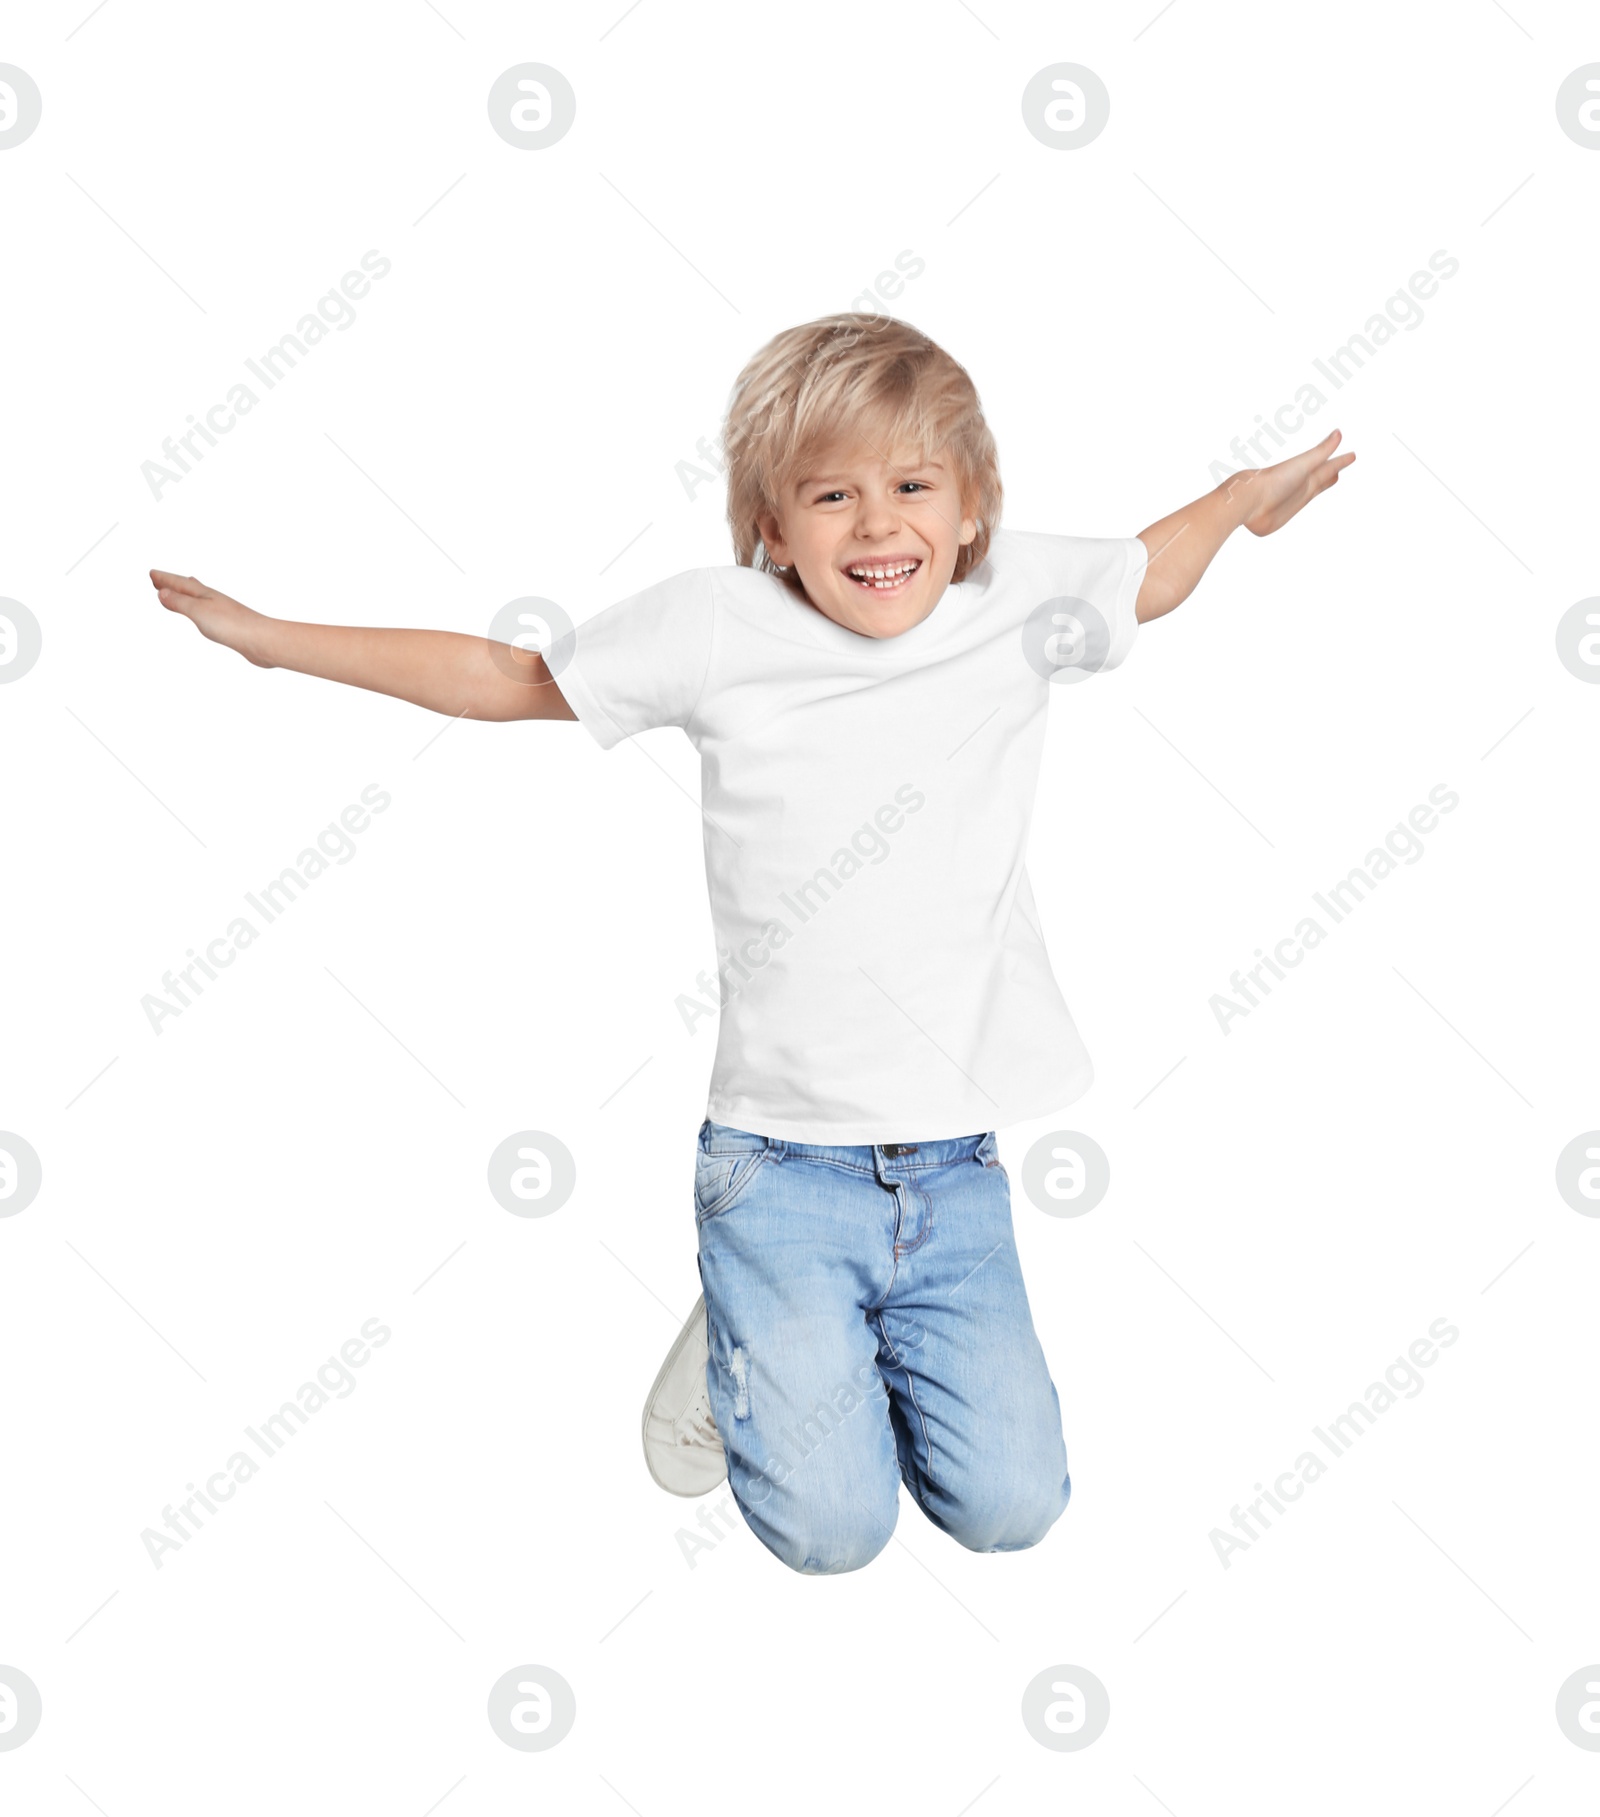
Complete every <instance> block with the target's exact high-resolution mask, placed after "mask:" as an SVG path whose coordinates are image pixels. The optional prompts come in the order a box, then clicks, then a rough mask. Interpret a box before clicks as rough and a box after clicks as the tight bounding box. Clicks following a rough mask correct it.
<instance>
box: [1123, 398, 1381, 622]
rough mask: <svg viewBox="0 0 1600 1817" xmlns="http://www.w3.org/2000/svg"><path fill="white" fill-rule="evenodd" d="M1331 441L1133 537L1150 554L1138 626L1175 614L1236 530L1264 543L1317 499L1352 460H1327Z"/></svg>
mask: <svg viewBox="0 0 1600 1817" xmlns="http://www.w3.org/2000/svg"><path fill="white" fill-rule="evenodd" d="M1339 434H1340V432H1339V431H1338V430H1337V429H1335V430H1334V431H1333V432H1332V433H1331V434H1330V435H1328V436H1327V437H1326V439H1325V440H1323V441H1320V442H1318V443H1317V445H1316V447H1315V448H1308V449H1307V450H1306V451H1305V453H1304V454H1295V455H1291V456H1290V458H1289V459H1288V460H1286V461H1279V462H1278V463H1277V464H1276V465H1275V466H1272V467H1259V468H1246V469H1245V471H1244V472H1242V473H1235V474H1234V475H1233V476H1232V477H1231V478H1230V479H1225V480H1224V481H1223V482H1222V484H1221V485H1220V486H1218V487H1217V489H1216V491H1214V492H1208V493H1207V494H1206V495H1205V497H1204V498H1197V499H1196V500H1195V501H1194V503H1193V504H1192V505H1185V506H1184V507H1183V509H1182V510H1181V511H1174V512H1173V513H1172V515H1171V516H1170V517H1163V518H1162V519H1160V521H1159V522H1157V523H1153V524H1151V525H1150V527H1149V529H1147V530H1141V531H1140V532H1139V539H1140V541H1141V542H1143V544H1144V546H1145V547H1146V548H1147V549H1148V550H1149V551H1150V564H1149V566H1148V567H1147V568H1146V570H1145V576H1144V582H1143V584H1142V585H1141V587H1140V588H1139V598H1138V601H1137V603H1136V605H1135V607H1134V611H1135V614H1136V615H1137V617H1138V620H1139V623H1140V624H1148V623H1149V621H1150V620H1151V619H1152V618H1160V617H1161V616H1162V614H1163V613H1166V612H1170V611H1171V610H1172V609H1173V607H1174V606H1181V605H1182V604H1183V602H1184V601H1185V600H1186V599H1187V598H1188V597H1189V595H1190V594H1191V593H1192V592H1193V591H1194V590H1195V588H1196V587H1197V586H1198V585H1199V584H1200V576H1201V575H1202V574H1204V573H1205V571H1206V569H1207V568H1208V567H1210V565H1211V558H1212V556H1214V555H1215V554H1216V552H1217V551H1218V550H1219V549H1220V548H1221V547H1222V545H1223V544H1224V543H1225V542H1226V541H1227V540H1228V538H1229V537H1230V536H1231V535H1232V534H1233V532H1234V531H1235V530H1237V529H1238V528H1239V526H1240V525H1241V524H1242V525H1243V526H1244V527H1245V529H1247V530H1249V531H1252V532H1253V533H1254V534H1255V535H1257V536H1270V535H1271V534H1272V532H1273V531H1274V530H1279V529H1282V527H1283V526H1284V525H1285V524H1286V523H1288V521H1289V519H1290V518H1291V517H1293V516H1294V515H1295V513H1296V512H1297V511H1299V510H1300V509H1301V508H1302V507H1303V506H1305V505H1308V504H1309V503H1310V502H1311V500H1312V499H1314V498H1315V497H1316V496H1317V494H1318V493H1319V492H1325V491H1326V490H1327V489H1328V487H1329V486H1331V485H1332V484H1333V483H1334V481H1335V480H1337V479H1338V477H1339V475H1340V473H1341V472H1342V471H1343V470H1344V469H1345V468H1346V467H1348V466H1349V465H1350V463H1351V462H1352V461H1353V460H1354V459H1355V458H1356V457H1355V456H1354V455H1353V454H1341V455H1340V456H1339V457H1338V458H1337V459H1335V458H1334V452H1333V451H1334V449H1335V448H1337V447H1338V445H1339Z"/></svg>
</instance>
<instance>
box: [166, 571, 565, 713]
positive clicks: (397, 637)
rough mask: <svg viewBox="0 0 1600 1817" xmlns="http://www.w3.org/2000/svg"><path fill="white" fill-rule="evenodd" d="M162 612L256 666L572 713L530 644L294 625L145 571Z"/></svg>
mask: <svg viewBox="0 0 1600 1817" xmlns="http://www.w3.org/2000/svg"><path fill="white" fill-rule="evenodd" d="M150 583H151V585H152V586H153V587H154V588H155V590H156V595H157V597H158V598H159V599H160V601H161V603H162V605H164V606H165V607H166V608H167V610H168V611H169V612H180V613H182V614H183V616H184V617H185V618H188V619H192V620H193V622H194V625H195V627H196V629H197V630H198V631H200V633H201V634H202V635H203V636H205V637H209V638H210V639H211V641H212V642H213V643H219V644H224V645H226V646H227V648H228V649H230V650H237V651H238V652H239V654H240V655H241V656H243V657H245V658H247V659H248V660H249V661H250V662H253V663H254V664H255V665H256V666H257V667H258V668H262V669H295V670H297V671H298V672H299V673H300V674H302V675H320V676H322V677H323V678H324V679H325V680H327V681H343V682H348V683H349V684H350V686H352V687H356V688H370V689H371V690H372V691H373V692H374V693H377V694H392V695H394V696H395V698H396V699H398V700H409V701H411V702H412V703H413V705H415V706H419V707H428V708H429V709H431V711H433V712H435V713H448V714H450V715H451V717H452V718H458V719H459V718H461V717H463V716H464V717H466V718H468V719H501V720H504V719H576V718H577V715H576V714H575V713H574V712H573V710H572V709H571V707H569V706H568V705H567V703H566V700H565V699H564V698H563V697H562V693H561V690H560V688H558V687H557V686H556V684H555V682H554V680H553V679H552V678H551V675H550V671H549V670H548V669H547V668H546V667H545V662H544V658H543V657H542V656H541V655H540V654H539V652H538V651H537V650H519V649H517V648H515V647H514V646H513V645H511V644H500V643H494V642H492V641H491V640H490V639H489V638H487V637H469V636H466V635H465V634H464V633H462V632H459V631H404V630H393V631H391V630H378V629H368V628H367V627H365V626H362V625H309V624H298V623H296V622H294V621H293V620H291V619H286V618H268V617H266V616H265V615H264V614H263V613H260V612H252V611H251V609H250V608H249V607H248V606H243V605H240V603H239V601H238V600H236V599H230V598H229V597H228V596H227V594H226V593H218V592H217V591H216V589H215V588H213V587H208V586H206V585H205V584H204V583H203V582H202V581H198V580H196V579H195V578H194V576H193V575H192V574H191V575H187V576H186V575H182V574H168V573H167V572H165V570H163V569H161V568H152V569H151V570H150Z"/></svg>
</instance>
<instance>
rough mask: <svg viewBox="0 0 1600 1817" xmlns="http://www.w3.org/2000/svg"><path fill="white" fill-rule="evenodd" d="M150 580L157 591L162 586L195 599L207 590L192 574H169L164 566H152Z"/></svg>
mask: <svg viewBox="0 0 1600 1817" xmlns="http://www.w3.org/2000/svg"><path fill="white" fill-rule="evenodd" d="M150 580H151V583H152V584H153V585H154V586H155V588H156V589H157V591H158V592H159V591H160V590H161V589H162V588H166V589H168V590H169V591H170V592H173V593H185V594H188V595H189V596H190V597H192V598H195V599H198V598H200V597H201V595H202V594H204V593H206V592H208V591H209V589H208V588H206V587H204V586H202V585H201V584H200V582H199V581H197V580H196V579H195V578H194V576H193V575H192V574H189V575H184V574H169V573H168V572H167V571H166V569H165V568H152V569H151V570H150Z"/></svg>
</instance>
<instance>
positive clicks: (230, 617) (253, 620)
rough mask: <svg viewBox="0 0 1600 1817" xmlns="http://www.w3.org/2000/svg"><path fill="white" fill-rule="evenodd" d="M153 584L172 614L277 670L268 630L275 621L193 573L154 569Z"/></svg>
mask: <svg viewBox="0 0 1600 1817" xmlns="http://www.w3.org/2000/svg"><path fill="white" fill-rule="evenodd" d="M150 584H151V586H153V587H154V588H155V590H156V597H157V598H158V599H159V600H160V601H161V603H162V605H164V606H165V607H166V608H167V610H168V611H169V612H181V613H182V614H183V616H184V617H185V618H188V619H192V620H193V622H194V626H195V629H196V630H198V631H199V632H200V634H201V635H202V636H203V637H209V638H210V639H211V641H212V642H213V643H216V644H224V645H226V646H227V648H228V649H230V650H237V651H238V652H239V654H240V655H241V656H243V657H244V658H245V659H246V660H247V661H249V662H253V663H254V664H255V665H256V667H257V668H258V669H270V668H273V667H275V665H274V664H273V663H272V661H271V660H270V659H269V658H268V656H267V654H266V638H265V635H264V633H265V631H266V628H267V626H268V625H269V624H270V623H271V622H272V621H271V620H270V619H267V618H264V617H263V616H262V615H261V614H260V613H259V612H252V611H251V610H250V608H249V607H248V606H242V605H240V603H239V602H238V600H236V599H229V597H228V596H227V594H226V593H219V592H217V590H216V589H215V588H214V587H208V586H207V585H206V584H205V582H204V581H199V580H196V579H195V577H194V576H193V575H192V574H189V575H183V574H168V573H167V572H166V570H165V569H163V568H152V569H151V570H150Z"/></svg>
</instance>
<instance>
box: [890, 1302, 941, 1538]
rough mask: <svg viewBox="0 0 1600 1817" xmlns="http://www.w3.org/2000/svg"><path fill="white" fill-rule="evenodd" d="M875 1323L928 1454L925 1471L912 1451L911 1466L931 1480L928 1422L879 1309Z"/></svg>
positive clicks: (919, 1497)
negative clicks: (903, 1385) (902, 1383)
mask: <svg viewBox="0 0 1600 1817" xmlns="http://www.w3.org/2000/svg"><path fill="white" fill-rule="evenodd" d="M876 1322H877V1326H878V1336H879V1338H880V1339H881V1340H882V1341H883V1343H884V1344H885V1345H887V1346H888V1349H889V1354H890V1355H891V1356H892V1357H893V1359H894V1366H895V1368H896V1369H898V1370H899V1371H900V1373H901V1374H902V1375H903V1376H904V1377H905V1378H906V1393H907V1395H908V1396H909V1397H910V1400H911V1406H912V1409H913V1411H914V1412H915V1413H916V1416H917V1424H918V1425H919V1426H920V1427H921V1428H922V1443H923V1445H924V1447H925V1448H926V1450H927V1453H928V1467H927V1469H926V1470H924V1469H923V1467H922V1465H921V1464H919V1463H917V1458H916V1454H915V1452H914V1451H913V1453H912V1458H911V1461H912V1463H913V1464H916V1467H917V1474H918V1476H921V1477H924V1478H931V1476H932V1474H933V1460H934V1450H933V1440H932V1439H931V1438H930V1437H929V1436H928V1422H927V1419H926V1417H925V1416H924V1414H923V1411H922V1407H921V1405H920V1404H919V1402H918V1400H917V1385H916V1382H915V1381H914V1380H913V1379H912V1375H911V1371H910V1370H909V1369H908V1368H907V1367H906V1365H905V1364H904V1362H902V1361H901V1357H900V1351H899V1348H898V1347H897V1346H896V1345H895V1344H894V1343H893V1342H892V1341H891V1340H890V1337H889V1333H888V1331H887V1330H886V1329H885V1327H884V1323H883V1312H882V1309H881V1308H880V1309H879V1311H878V1312H877V1314H876ZM917 1500H918V1501H919V1502H920V1501H921V1500H922V1497H921V1496H920V1495H919V1496H918V1497H917Z"/></svg>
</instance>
